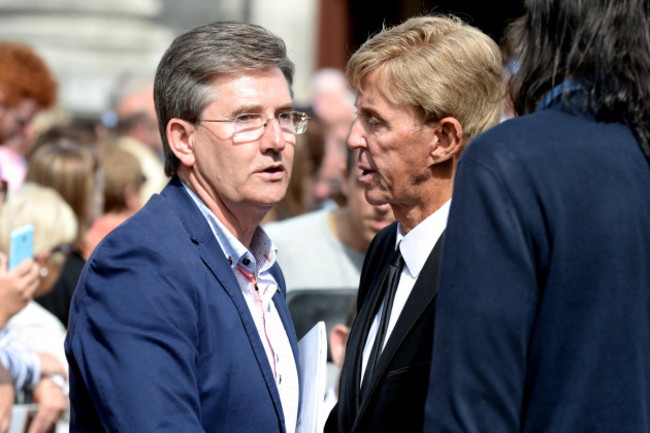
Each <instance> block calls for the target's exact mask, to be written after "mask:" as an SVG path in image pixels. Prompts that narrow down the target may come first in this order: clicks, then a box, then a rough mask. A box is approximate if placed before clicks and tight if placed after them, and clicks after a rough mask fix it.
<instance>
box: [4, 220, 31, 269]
mask: <svg viewBox="0 0 650 433" xmlns="http://www.w3.org/2000/svg"><path fill="white" fill-rule="evenodd" d="M33 245H34V226H33V225H31V224H26V225H24V226H20V227H16V228H15V229H13V230H12V231H11V234H10V237H9V270H11V269H13V268H15V267H16V266H18V265H19V264H20V263H21V262H22V261H23V260H27V259H31V258H32V257H33V251H32V249H33Z"/></svg>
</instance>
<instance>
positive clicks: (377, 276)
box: [343, 225, 396, 408]
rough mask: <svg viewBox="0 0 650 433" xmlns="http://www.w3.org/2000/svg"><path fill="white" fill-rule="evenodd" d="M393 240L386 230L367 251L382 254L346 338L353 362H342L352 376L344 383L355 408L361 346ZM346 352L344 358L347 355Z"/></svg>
mask: <svg viewBox="0 0 650 433" xmlns="http://www.w3.org/2000/svg"><path fill="white" fill-rule="evenodd" d="M395 227H396V225H395ZM382 235H384V233H382ZM382 241H383V242H382ZM394 241H395V230H394V229H392V230H388V233H386V236H384V237H383V238H382V239H381V240H380V242H379V243H378V244H377V245H376V246H375V245H373V247H374V248H373V252H370V251H369V254H370V255H372V254H374V252H375V251H381V252H382V256H381V258H380V260H378V262H377V263H376V265H375V266H373V267H372V268H373V269H371V270H370V271H371V273H370V275H373V278H372V280H371V281H370V283H369V286H368V287H369V289H368V290H367V291H366V292H367V294H366V295H365V299H364V300H363V303H362V305H361V307H360V310H359V312H358V314H357V318H356V320H355V323H354V326H353V327H352V330H351V332H350V336H349V338H348V344H347V349H346V350H347V352H346V353H347V354H349V357H350V359H351V360H353V361H354V362H350V363H347V362H346V363H344V365H343V368H350V369H351V371H349V374H350V375H351V376H352V381H351V383H350V382H347V383H346V384H347V385H348V386H349V389H348V395H352V396H353V398H354V405H355V407H356V408H358V407H359V406H360V404H361V392H360V383H361V366H362V360H363V348H364V346H365V343H366V338H367V336H368V331H369V330H370V325H371V324H372V321H373V318H374V315H375V312H376V311H377V309H378V308H379V304H381V302H382V297H381V294H380V293H379V290H378V287H379V285H380V284H381V283H382V281H383V279H384V278H385V276H386V273H387V272H388V262H389V261H390V258H391V257H392V255H393V252H394V249H393V248H391V247H390V246H391V245H394ZM360 290H361V289H360ZM347 354H346V358H347V357H348V355H347Z"/></svg>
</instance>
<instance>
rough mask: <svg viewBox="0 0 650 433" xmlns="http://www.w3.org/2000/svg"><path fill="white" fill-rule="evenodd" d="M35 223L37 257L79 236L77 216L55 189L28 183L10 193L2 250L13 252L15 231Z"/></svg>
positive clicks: (0, 216) (2, 219) (2, 218)
mask: <svg viewBox="0 0 650 433" xmlns="http://www.w3.org/2000/svg"><path fill="white" fill-rule="evenodd" d="M25 224H31V225H33V226H34V247H33V251H34V257H37V256H38V255H40V254H42V253H43V252H45V251H48V250H51V249H53V248H56V247H58V246H62V245H69V244H71V243H73V242H74V241H75V239H76V238H77V219H76V217H75V215H74V212H73V211H72V208H70V206H69V205H68V204H67V203H66V202H65V200H63V198H62V197H61V196H60V195H59V194H58V193H57V192H56V191H55V190H54V189H52V188H48V187H45V186H42V185H37V184H35V183H30V182H26V183H24V184H23V185H22V186H21V187H20V188H19V189H17V190H16V191H14V192H12V193H11V194H10V195H9V198H8V200H7V202H6V203H5V204H4V206H3V208H2V213H0V249H2V251H3V252H5V253H7V252H8V251H9V235H10V233H11V230H13V229H14V228H16V227H20V226H22V225H25Z"/></svg>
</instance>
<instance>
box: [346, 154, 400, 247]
mask: <svg viewBox="0 0 650 433" xmlns="http://www.w3.org/2000/svg"><path fill="white" fill-rule="evenodd" d="M360 175H361V170H359V169H358V168H356V167H355V168H354V169H353V170H351V173H350V175H348V176H347V179H346V183H345V189H346V192H347V199H348V204H347V206H348V207H349V208H350V212H351V213H352V216H353V223H354V224H355V226H356V229H357V230H358V231H359V233H362V234H363V237H364V239H365V240H366V241H367V242H368V243H370V241H371V240H372V239H373V238H374V237H375V235H376V234H377V233H378V232H379V231H380V230H381V229H383V228H384V227H386V226H388V225H390V224H391V223H392V222H393V221H395V217H394V216H393V211H392V210H391V207H390V205H388V204H383V205H379V206H375V205H372V204H370V203H368V201H367V200H366V196H365V191H366V190H365V188H364V187H363V185H361V184H360V183H359V176H360Z"/></svg>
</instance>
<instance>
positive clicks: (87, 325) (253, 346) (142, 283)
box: [65, 178, 298, 433]
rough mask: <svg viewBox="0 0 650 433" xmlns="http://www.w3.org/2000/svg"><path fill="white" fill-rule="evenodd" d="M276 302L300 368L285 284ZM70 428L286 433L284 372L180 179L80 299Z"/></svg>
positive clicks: (108, 252)
mask: <svg viewBox="0 0 650 433" xmlns="http://www.w3.org/2000/svg"><path fill="white" fill-rule="evenodd" d="M272 273H273V276H274V277H275V279H276V281H277V282H278V284H279V286H280V288H281V292H278V293H276V294H275V296H274V298H273V300H274V302H275V306H276V308H277V309H278V311H279V313H280V316H281V318H282V321H283V323H284V326H285V329H286V331H287V334H288V336H289V341H290V342H291V346H292V349H293V353H294V358H295V359H296V363H297V362H298V355H297V342H296V335H295V331H294V328H293V324H292V323H291V319H290V316H289V312H288V310H287V307H286V304H285V295H286V292H285V284H284V278H283V276H282V272H281V271H280V268H279V266H277V264H276V265H275V266H274V267H273V269H272ZM65 350H66V355H67V357H68V362H69V364H70V403H71V428H70V431H71V432H82V431H83V432H88V431H93V432H95V431H97V432H98V431H114V432H127V431H133V432H154V431H155V432H175V433H176V432H203V431H207V432H210V431H213V432H216V431H219V432H242V433H250V432H284V431H285V428H284V415H283V410H282V405H281V402H280V396H279V393H278V391H277V388H276V385H275V382H274V379H273V373H272V370H271V367H270V366H269V362H268V359H267V356H266V353H265V351H264V347H263V345H262V342H261V340H260V337H259V335H258V333H257V329H256V327H255V323H254V322H253V318H252V316H251V314H250V311H249V309H248V307H247V305H246V302H245V300H244V297H243V295H242V293H241V289H240V288H239V285H238V283H237V281H236V279H235V276H234V274H233V272H232V270H231V268H230V266H229V264H228V261H227V259H226V257H225V255H224V254H223V252H222V250H221V248H220V246H219V243H218V242H217V240H216V238H215V237H214V234H213V233H212V231H211V229H210V227H209V225H208V223H207V221H206V220H205V218H204V217H203V215H202V214H201V212H200V211H199V209H198V208H197V206H196V204H195V203H194V202H193V201H192V198H191V197H190V196H189V195H188V193H187V192H186V191H185V190H184V187H183V185H182V184H181V182H180V181H179V180H178V179H177V178H174V179H172V180H171V181H170V182H169V184H168V185H167V187H166V188H165V189H164V190H163V192H162V193H161V194H160V195H156V196H154V197H152V198H151V200H149V202H148V203H147V204H146V206H145V207H144V208H143V209H142V210H141V211H140V212H138V213H137V214H136V215H134V216H133V217H132V218H130V219H129V220H127V221H126V222H125V223H124V224H122V225H121V226H120V227H118V228H117V229H115V230H114V231H113V232H111V233H110V234H109V235H108V236H107V237H106V239H104V241H102V243H101V244H100V245H99V246H98V247H97V249H96V250H95V252H94V253H93V255H92V256H91V257H90V259H89V261H88V263H87V264H86V267H85V268H84V271H83V273H82V276H81V279H80V281H79V284H78V286H77V289H76V293H75V295H74V298H73V302H72V307H71V315H70V323H69V327H68V334H67V338H66V343H65Z"/></svg>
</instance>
